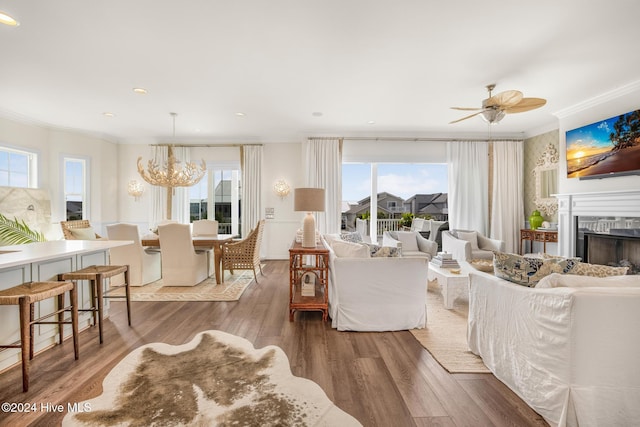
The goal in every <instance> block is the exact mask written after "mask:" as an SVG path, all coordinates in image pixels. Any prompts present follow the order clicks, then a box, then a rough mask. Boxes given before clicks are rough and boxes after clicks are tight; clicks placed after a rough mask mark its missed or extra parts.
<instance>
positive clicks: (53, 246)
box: [0, 240, 133, 371]
mask: <svg viewBox="0 0 640 427" xmlns="http://www.w3.org/2000/svg"><path fill="white" fill-rule="evenodd" d="M132 243H133V242H132V241H130V240H55V241H50V242H37V243H28V244H25V245H12V246H0V289H7V288H11V287H13V286H16V285H19V284H21V283H26V282H37V281H47V280H57V279H58V274H60V273H66V272H70V271H75V270H79V269H81V268H84V267H88V266H90V265H108V264H109V249H111V248H114V247H118V246H124V245H130V244H132ZM78 285H79V286H78V302H79V305H80V308H88V307H90V306H91V293H90V292H89V283H88V282H87V281H82V282H80V283H78ZM54 307H55V299H54V298H52V299H48V300H45V301H41V302H39V303H36V304H35V316H36V317H39V316H42V315H44V314H47V313H51V312H53V311H54ZM107 316H108V304H106V305H105V317H107ZM90 320H91V314H90V313H83V314H81V316H80V319H79V325H78V326H79V327H80V328H84V327H86V326H88V325H89V324H90ZM67 328H69V329H68V330H66V329H65V337H69V336H71V327H70V326H67ZM57 334H58V328H57V325H36V326H35V327H34V337H33V340H34V351H35V352H38V351H42V350H44V349H46V348H48V347H50V346H52V345H54V344H55V343H56V340H57V339H58V338H57ZM19 338H20V319H19V314H18V306H0V342H2V343H4V344H9V343H12V342H16V341H18V340H19ZM19 362H20V350H19V349H6V350H4V351H1V352H0V371H2V370H4V369H5V368H7V367H9V366H11V365H14V364H17V363H19Z"/></svg>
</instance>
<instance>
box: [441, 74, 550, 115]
mask: <svg viewBox="0 0 640 427" xmlns="http://www.w3.org/2000/svg"><path fill="white" fill-rule="evenodd" d="M495 87H496V85H495V84H490V85H487V90H488V91H489V97H488V98H487V99H485V100H483V101H482V107H481V108H473V107H451V108H452V109H454V110H462V111H477V113H473V114H471V115H468V116H465V117H463V118H461V119H458V120H454V121H452V122H449V124H451V123H458V122H461V121H463V120H467V119H470V118H471V117H475V116H477V115H480V117H482V119H483V120H484V121H486V122H487V123H489V124H495V123H498V122H500V120H502V119H503V118H504V116H505V114H513V113H523V112H525V111H529V110H535V109H536V108H540V107H542V106H543V105H544V104H546V103H547V100H546V99H542V98H524V97H523V95H522V92H520V91H519V90H506V91H504V92H500V93H498V94H496V95H491V91H492V90H493V89H495Z"/></svg>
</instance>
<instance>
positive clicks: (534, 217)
mask: <svg viewBox="0 0 640 427" xmlns="http://www.w3.org/2000/svg"><path fill="white" fill-rule="evenodd" d="M543 221H544V218H543V217H542V215H540V211H533V213H532V214H531V216H530V217H529V227H531V229H532V230H535V229H536V228H538V227H540V226H541V225H542V222H543Z"/></svg>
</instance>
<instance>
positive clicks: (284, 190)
mask: <svg viewBox="0 0 640 427" xmlns="http://www.w3.org/2000/svg"><path fill="white" fill-rule="evenodd" d="M273 191H275V192H276V194H277V195H278V196H280V198H281V199H284V198H285V197H287V195H288V194H289V192H290V191H291V187H289V184H287V182H286V181H285V180H284V179H280V180H278V182H276V184H275V185H274V186H273Z"/></svg>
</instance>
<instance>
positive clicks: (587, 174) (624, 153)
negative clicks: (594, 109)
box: [566, 110, 640, 179]
mask: <svg viewBox="0 0 640 427" xmlns="http://www.w3.org/2000/svg"><path fill="white" fill-rule="evenodd" d="M566 141H567V177H568V178H580V179H588V178H604V177H607V176H618V175H639V174H640V110H635V111H631V112H629V113H626V114H621V115H619V116H615V117H611V118H608V119H606V120H601V121H599V122H596V123H592V124H590V125H586V126H582V127H580V128H577V129H573V130H570V131H567V133H566Z"/></svg>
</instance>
